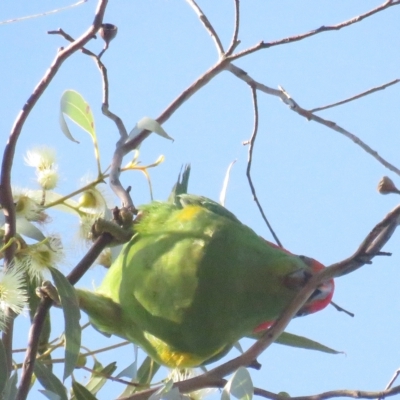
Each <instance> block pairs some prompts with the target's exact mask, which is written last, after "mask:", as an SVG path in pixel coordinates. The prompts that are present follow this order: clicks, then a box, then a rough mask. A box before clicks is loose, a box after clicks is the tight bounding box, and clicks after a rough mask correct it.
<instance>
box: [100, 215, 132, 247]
mask: <svg viewBox="0 0 400 400" xmlns="http://www.w3.org/2000/svg"><path fill="white" fill-rule="evenodd" d="M132 224H133V214H132V212H131V211H129V210H128V209H127V208H121V209H119V208H117V207H116V208H115V209H114V210H113V220H112V221H108V220H105V219H102V218H98V219H97V220H96V221H95V223H94V224H93V226H92V237H93V239H94V240H95V239H97V238H98V237H99V236H100V235H101V234H102V233H109V234H110V235H112V237H113V241H112V243H111V246H115V245H118V244H123V243H127V242H129V240H130V239H131V238H132V235H133V231H132Z"/></svg>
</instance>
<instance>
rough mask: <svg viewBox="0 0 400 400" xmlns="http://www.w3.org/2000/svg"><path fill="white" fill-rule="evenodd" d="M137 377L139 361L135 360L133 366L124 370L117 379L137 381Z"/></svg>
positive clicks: (130, 365)
mask: <svg viewBox="0 0 400 400" xmlns="http://www.w3.org/2000/svg"><path fill="white" fill-rule="evenodd" d="M136 375H137V360H135V361H134V362H133V363H132V364H129V365H128V366H127V367H126V368H124V369H123V370H122V371H121V372H120V373H119V374H118V375H117V376H116V377H117V378H129V379H136Z"/></svg>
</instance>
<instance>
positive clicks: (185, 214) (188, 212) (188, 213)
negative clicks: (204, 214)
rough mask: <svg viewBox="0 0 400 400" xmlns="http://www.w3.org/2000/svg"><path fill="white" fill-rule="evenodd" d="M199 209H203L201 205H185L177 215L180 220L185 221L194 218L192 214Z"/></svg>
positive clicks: (196, 212)
mask: <svg viewBox="0 0 400 400" xmlns="http://www.w3.org/2000/svg"><path fill="white" fill-rule="evenodd" d="M201 211H203V207H201V206H196V205H193V206H192V205H191V206H186V207H185V208H183V209H182V211H181V212H180V213H179V214H178V215H177V217H178V219H179V220H181V221H187V220H191V219H192V218H194V216H195V215H196V214H198V213H199V212H201Z"/></svg>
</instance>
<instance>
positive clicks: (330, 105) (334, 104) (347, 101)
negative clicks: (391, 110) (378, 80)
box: [308, 79, 400, 113]
mask: <svg viewBox="0 0 400 400" xmlns="http://www.w3.org/2000/svg"><path fill="white" fill-rule="evenodd" d="M398 82H400V79H394V80H393V81H390V82H388V83H384V84H383V85H380V86H376V87H373V88H371V89H368V90H366V91H365V92H362V93H359V94H356V95H355V96H352V97H349V98H348V99H344V100H341V101H338V102H336V103H332V104H328V105H326V106H323V107H317V108H313V109H311V110H308V111H309V112H310V113H315V112H317V111H322V110H327V109H328V108H332V107H337V106H341V105H342V104H346V103H349V102H350V101H354V100H357V99H359V98H361V97H364V96H368V95H369V94H371V93H374V92H377V91H378V90H384V89H386V88H387V87H389V86H392V85H395V84H396V83H398Z"/></svg>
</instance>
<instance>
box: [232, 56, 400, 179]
mask: <svg viewBox="0 0 400 400" xmlns="http://www.w3.org/2000/svg"><path fill="white" fill-rule="evenodd" d="M225 69H226V70H227V71H230V72H231V73H232V74H234V75H235V76H237V77H238V78H239V79H241V80H243V81H244V82H246V83H247V84H248V85H250V86H252V87H255V88H256V89H257V90H260V91H262V92H264V93H267V94H270V95H273V96H277V97H279V98H280V99H281V100H282V101H283V102H284V103H285V104H287V105H288V106H289V107H290V109H291V110H292V111H294V112H296V113H297V114H299V115H301V116H303V117H305V118H307V120H309V121H310V120H312V121H315V122H318V123H319V124H322V125H325V126H327V127H328V128H330V129H332V130H334V131H336V132H339V133H341V134H342V135H344V136H346V137H347V138H348V139H350V140H351V141H353V142H354V143H355V144H357V145H358V146H360V147H361V148H362V149H363V150H364V151H366V152H367V153H368V154H370V155H371V156H372V157H374V158H375V159H376V160H377V161H378V162H379V163H381V164H382V165H383V166H385V167H386V168H387V169H389V170H390V171H393V172H394V173H395V174H397V175H399V176H400V169H398V168H397V167H395V166H394V165H393V164H391V163H389V162H388V161H386V160H385V159H384V158H383V157H381V156H380V155H379V154H378V152H377V151H376V150H374V149H372V148H371V147H370V146H368V145H367V144H366V143H365V142H363V141H362V140H361V139H360V138H359V137H358V136H356V135H354V134H353V133H351V132H349V131H348V130H346V129H344V128H342V127H341V126H339V125H338V124H336V123H335V122H333V121H329V120H327V119H324V118H321V117H319V116H318V115H315V114H314V113H311V112H310V111H308V110H306V109H304V108H302V107H301V106H299V104H298V103H297V102H296V101H294V100H293V98H292V97H291V96H290V95H289V94H288V93H287V92H286V91H285V90H284V89H282V88H281V90H276V89H272V88H270V87H268V86H266V85H264V84H262V83H260V82H258V81H256V80H254V79H253V78H252V77H250V76H249V74H248V73H247V72H246V71H244V70H242V69H241V68H238V67H236V66H235V65H233V64H227V65H226V67H225Z"/></svg>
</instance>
